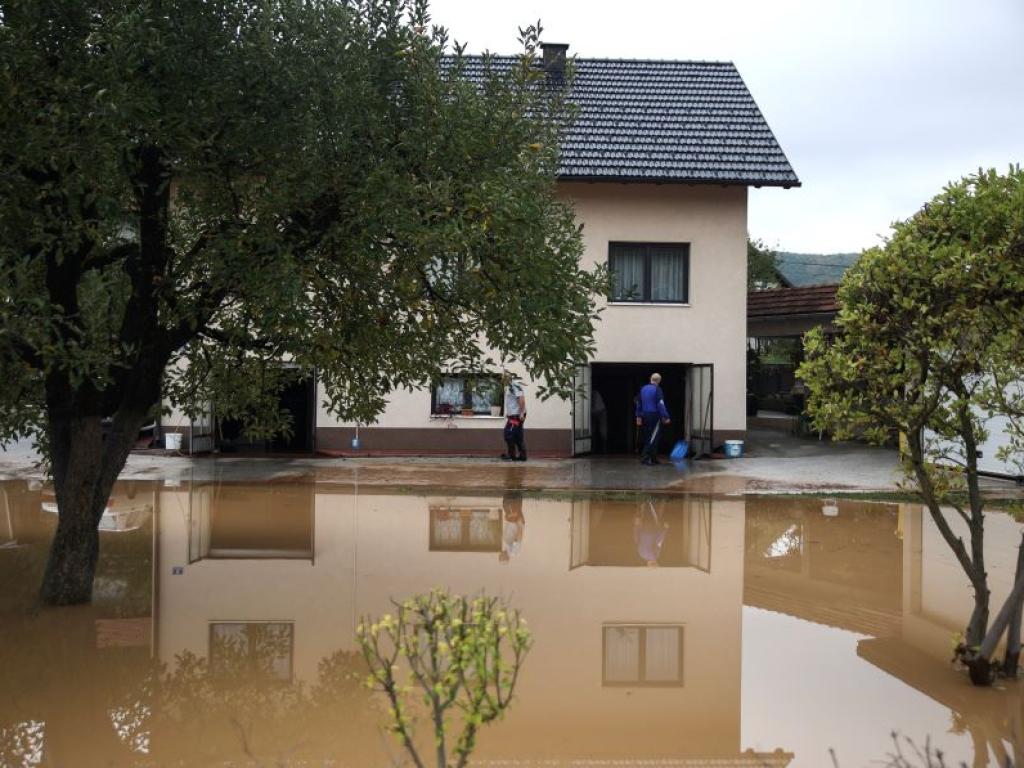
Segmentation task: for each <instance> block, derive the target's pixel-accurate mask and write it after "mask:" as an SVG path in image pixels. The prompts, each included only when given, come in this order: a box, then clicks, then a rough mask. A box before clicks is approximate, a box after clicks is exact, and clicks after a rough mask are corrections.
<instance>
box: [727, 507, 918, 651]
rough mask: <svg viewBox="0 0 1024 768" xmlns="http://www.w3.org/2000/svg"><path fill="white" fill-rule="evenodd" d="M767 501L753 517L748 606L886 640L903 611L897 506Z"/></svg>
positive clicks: (748, 531)
mask: <svg viewBox="0 0 1024 768" xmlns="http://www.w3.org/2000/svg"><path fill="white" fill-rule="evenodd" d="M829 506H830V507H838V512H839V514H838V515H836V516H833V514H832V513H833V509H829V510H828V514H823V509H822V508H823V502H822V500H821V499H792V498H787V499H762V500H759V503H758V513H757V515H749V516H748V517H747V526H746V556H745V561H746V562H745V566H746V578H745V582H746V583H745V587H744V592H743V599H744V603H745V604H746V605H750V606H754V607H757V608H765V609H768V610H771V611H775V612H777V613H784V614H787V615H790V616H795V617H797V618H800V619H805V620H807V621H814V622H817V623H819V624H826V625H828V626H832V627H837V628H839V629H845V630H849V631H852V632H860V633H862V634H867V635H887V634H891V633H893V632H895V631H897V629H898V627H899V621H900V610H901V592H900V580H901V575H900V574H901V557H900V552H901V546H902V545H901V543H900V540H899V538H898V537H897V535H896V534H897V527H898V524H899V517H898V514H897V507H896V505H894V504H874V505H865V504H863V503H858V502H844V501H840V502H830V503H829Z"/></svg>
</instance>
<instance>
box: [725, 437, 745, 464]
mask: <svg viewBox="0 0 1024 768" xmlns="http://www.w3.org/2000/svg"><path fill="white" fill-rule="evenodd" d="M725 455H726V458H730V459H738V458H740V457H741V456H742V455H743V441H742V440H726V441H725Z"/></svg>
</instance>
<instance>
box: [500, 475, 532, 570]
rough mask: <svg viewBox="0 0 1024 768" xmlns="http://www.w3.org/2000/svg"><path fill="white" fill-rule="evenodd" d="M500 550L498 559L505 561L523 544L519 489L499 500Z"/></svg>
mask: <svg viewBox="0 0 1024 768" xmlns="http://www.w3.org/2000/svg"><path fill="white" fill-rule="evenodd" d="M501 508H502V521H501V552H499V553H498V560H499V561H500V562H502V563H507V562H508V561H509V559H510V558H511V557H512V556H513V555H516V554H519V550H520V549H522V546H523V533H524V532H525V531H526V518H525V517H523V494H522V492H521V491H509V492H508V493H506V494H505V496H504V497H503V498H502V500H501Z"/></svg>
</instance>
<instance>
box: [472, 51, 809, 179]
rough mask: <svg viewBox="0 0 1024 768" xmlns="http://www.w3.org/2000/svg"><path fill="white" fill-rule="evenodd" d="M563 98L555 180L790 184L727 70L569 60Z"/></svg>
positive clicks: (776, 149) (788, 170)
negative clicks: (572, 68)
mask: <svg viewBox="0 0 1024 768" xmlns="http://www.w3.org/2000/svg"><path fill="white" fill-rule="evenodd" d="M502 58H503V59H504V57H502ZM507 61H509V62H511V59H508V60H507ZM466 73H467V75H469V76H470V77H474V76H479V73H480V59H479V58H476V57H470V58H469V61H467V69H466ZM570 99H571V100H572V101H573V102H574V103H575V104H576V105H577V106H578V109H579V113H578V116H577V119H576V122H575V124H574V125H573V126H572V127H571V128H570V129H569V130H568V132H567V134H566V137H565V140H564V141H563V144H562V167H561V169H560V171H559V176H560V178H562V179H563V180H566V181H568V180H580V181H598V180H610V181H646V182H689V183H716V184H749V185H756V186H760V185H764V186H783V187H791V186H799V185H800V180H799V179H798V178H797V175H796V173H795V172H794V171H793V168H792V166H790V164H789V160H787V159H786V155H785V153H783V151H782V147H780V146H779V143H778V141H777V140H776V139H775V136H774V134H773V133H772V131H771V128H769V127H768V123H767V122H766V121H765V119H764V116H763V115H762V114H761V110H759V109H758V107H757V104H756V103H754V99H753V97H752V96H751V95H750V91H749V90H747V86H746V85H745V84H744V82H743V78H741V77H740V74H739V72H738V71H737V70H736V67H735V66H734V65H733V64H732V63H731V62H710V61H638V60H621V59H576V78H575V81H574V82H573V85H572V91H571V94H570Z"/></svg>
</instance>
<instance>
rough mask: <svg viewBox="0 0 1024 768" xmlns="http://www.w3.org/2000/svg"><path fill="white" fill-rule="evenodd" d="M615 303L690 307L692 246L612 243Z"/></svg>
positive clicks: (613, 294)
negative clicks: (686, 305) (685, 305)
mask: <svg viewBox="0 0 1024 768" xmlns="http://www.w3.org/2000/svg"><path fill="white" fill-rule="evenodd" d="M608 270H609V271H610V272H611V274H612V293H611V297H610V298H611V300H612V301H613V302H626V303H629V302H633V303H641V304H687V303H689V301H690V245H689V243H609V245H608Z"/></svg>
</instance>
